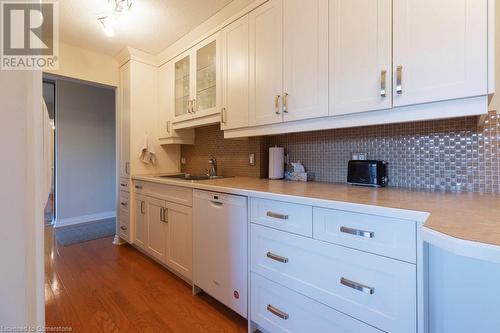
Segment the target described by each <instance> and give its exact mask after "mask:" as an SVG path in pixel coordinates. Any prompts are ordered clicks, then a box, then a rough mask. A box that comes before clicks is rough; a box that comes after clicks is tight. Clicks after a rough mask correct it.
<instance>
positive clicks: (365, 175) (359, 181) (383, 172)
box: [347, 160, 389, 187]
mask: <svg viewBox="0 0 500 333" xmlns="http://www.w3.org/2000/svg"><path fill="white" fill-rule="evenodd" d="M388 181H389V180H388V178H387V162H385V161H376V160H353V161H349V165H348V168H347V183H349V184H352V185H363V186H373V187H384V186H386V185H387V183H388Z"/></svg>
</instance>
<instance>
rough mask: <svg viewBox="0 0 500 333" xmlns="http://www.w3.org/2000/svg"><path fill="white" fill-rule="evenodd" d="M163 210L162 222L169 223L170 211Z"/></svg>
mask: <svg viewBox="0 0 500 333" xmlns="http://www.w3.org/2000/svg"><path fill="white" fill-rule="evenodd" d="M162 209H163V219H162V221H163V222H165V223H168V209H167V208H162Z"/></svg>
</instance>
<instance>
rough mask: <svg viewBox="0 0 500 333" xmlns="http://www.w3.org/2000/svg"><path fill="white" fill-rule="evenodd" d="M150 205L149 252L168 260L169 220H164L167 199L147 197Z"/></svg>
mask: <svg viewBox="0 0 500 333" xmlns="http://www.w3.org/2000/svg"><path fill="white" fill-rule="evenodd" d="M147 205H148V208H147V209H148V215H147V216H148V252H149V253H150V254H151V255H152V256H154V257H155V258H157V259H158V260H160V261H162V262H166V246H167V232H168V226H167V222H164V221H162V219H163V209H165V201H163V200H158V199H154V198H148V199H147Z"/></svg>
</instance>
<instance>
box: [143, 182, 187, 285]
mask: <svg viewBox="0 0 500 333" xmlns="http://www.w3.org/2000/svg"><path fill="white" fill-rule="evenodd" d="M161 186H162V185H160V184H150V183H143V182H136V184H135V193H134V196H135V198H134V203H135V204H134V207H133V208H134V224H135V228H133V230H134V238H133V239H134V241H133V243H134V244H135V245H136V246H137V247H139V248H140V249H142V250H144V252H146V253H147V254H148V255H150V256H151V257H153V258H154V259H156V260H158V261H159V262H161V263H162V264H164V265H165V266H167V267H168V268H170V269H171V270H172V271H174V272H175V273H178V274H179V275H181V276H182V277H184V278H185V279H186V280H190V281H191V280H192V278H193V221H192V220H193V219H192V208H191V207H190V206H185V205H181V204H177V203H173V202H170V201H167V200H164V198H172V200H176V201H180V202H185V201H186V199H187V193H186V191H188V190H189V191H191V194H190V200H189V201H188V202H191V199H192V190H190V189H186V188H183V187H182V188H181V187H179V188H178V191H177V187H176V186H168V185H165V186H164V191H162V190H161ZM137 192H140V193H141V194H139V193H137ZM151 194H154V195H155V196H151ZM157 194H158V197H156V195H157Z"/></svg>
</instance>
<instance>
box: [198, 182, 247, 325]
mask: <svg viewBox="0 0 500 333" xmlns="http://www.w3.org/2000/svg"><path fill="white" fill-rule="evenodd" d="M193 198H194V200H193V247H194V251H193V276H194V278H193V282H194V285H195V286H197V287H199V288H201V289H202V290H203V291H205V292H206V293H207V294H209V295H211V296H212V297H214V298H215V299H217V300H219V301H220V302H221V303H223V304H224V305H226V306H228V307H229V308H231V309H233V310H234V311H236V312H237V313H239V314H240V315H241V316H243V317H245V318H247V284H248V282H247V278H248V277H247V260H248V259H247V252H248V249H247V233H248V229H247V198H246V197H242V196H237V195H229V194H224V193H216V192H208V191H201V190H195V191H194V192H193Z"/></svg>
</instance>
